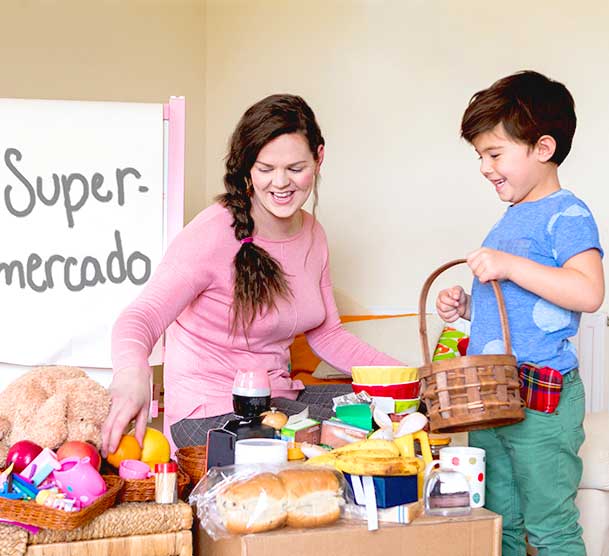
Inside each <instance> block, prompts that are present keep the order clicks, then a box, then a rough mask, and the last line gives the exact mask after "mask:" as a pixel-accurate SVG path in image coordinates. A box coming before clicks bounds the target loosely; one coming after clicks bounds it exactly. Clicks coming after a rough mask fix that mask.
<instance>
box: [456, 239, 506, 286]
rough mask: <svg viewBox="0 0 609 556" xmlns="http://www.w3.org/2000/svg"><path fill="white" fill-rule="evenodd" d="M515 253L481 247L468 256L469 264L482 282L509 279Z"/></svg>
mask: <svg viewBox="0 0 609 556" xmlns="http://www.w3.org/2000/svg"><path fill="white" fill-rule="evenodd" d="M512 259H513V255H510V254H509V253H504V252H503V251H497V250H495V249H489V248H488V247H481V248H480V249H477V250H476V251H474V252H473V253H471V254H470V256H469V257H467V264H468V265H469V267H470V268H471V269H472V272H473V273H474V275H475V276H476V277H477V278H478V280H480V282H482V283H484V282H488V281H489V280H507V279H509V272H510V265H511V262H512V261H511V260H512Z"/></svg>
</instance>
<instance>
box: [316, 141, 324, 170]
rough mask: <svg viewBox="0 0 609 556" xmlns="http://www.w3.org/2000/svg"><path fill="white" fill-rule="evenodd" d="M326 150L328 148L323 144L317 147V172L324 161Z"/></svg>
mask: <svg viewBox="0 0 609 556" xmlns="http://www.w3.org/2000/svg"><path fill="white" fill-rule="evenodd" d="M325 152H326V150H325V147H324V146H323V145H319V147H317V168H316V171H317V172H319V169H320V167H321V163H322V162H323V161H324V154H325Z"/></svg>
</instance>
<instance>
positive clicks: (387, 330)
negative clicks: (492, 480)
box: [292, 314, 609, 556]
mask: <svg viewBox="0 0 609 556" xmlns="http://www.w3.org/2000/svg"><path fill="white" fill-rule="evenodd" d="M341 318H342V320H343V322H344V326H345V328H346V329H347V330H349V331H350V332H352V333H353V334H355V335H356V336H358V337H359V338H361V339H362V340H364V341H366V342H367V343H369V344H370V345H373V346H374V347H376V348H377V349H379V350H381V351H383V352H385V353H388V354H389V355H391V356H393V357H395V358H396V359H398V360H400V361H404V362H405V363H406V364H408V365H411V366H420V365H421V363H422V354H421V346H420V339H419V321H418V316H417V315H415V314H408V315H394V316H391V317H387V316H385V317H379V316H370V315H368V316H365V315H364V316H362V315H360V316H352V315H351V316H344V317H341ZM443 328H444V323H443V322H442V321H441V320H440V319H439V318H438V316H437V315H427V334H428V342H429V348H430V352H431V353H433V351H434V347H435V345H436V344H437V342H438V340H439V338H440V336H441V333H442V331H443ZM292 376H293V377H294V378H298V379H300V380H302V381H303V382H304V383H305V384H323V383H328V382H330V383H332V382H349V381H350V380H349V378H347V377H345V375H344V374H342V373H340V372H338V371H336V369H333V368H332V367H330V366H329V365H328V364H326V363H324V362H323V361H320V360H319V358H317V357H316V356H315V354H313V353H312V352H311V350H310V349H309V348H308V346H307V344H306V340H305V338H304V337H300V338H297V339H296V341H295V343H294V345H293V346H292ZM584 428H585V431H586V440H585V442H584V445H583V446H582V449H581V451H580V455H581V457H582V460H583V464H584V471H583V476H582V481H581V485H580V488H579V490H578V493H577V498H576V504H577V506H578V508H579V510H580V513H581V517H580V523H581V525H582V527H583V529H584V542H585V544H586V549H587V554H588V556H609V413H608V412H599V413H589V414H587V415H586V418H585V421H584ZM452 436H453V441H452V444H453V445H466V444H467V434H466V433H461V434H455V435H452ZM530 554H535V551H534V549H533V550H531V552H530Z"/></svg>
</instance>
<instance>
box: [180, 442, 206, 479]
mask: <svg viewBox="0 0 609 556" xmlns="http://www.w3.org/2000/svg"><path fill="white" fill-rule="evenodd" d="M176 457H177V459H178V465H179V466H180V469H182V470H184V471H185V472H186V473H187V474H188V476H189V477H190V483H191V486H193V487H194V486H195V485H196V484H197V483H198V482H199V480H200V479H201V477H203V476H204V475H205V473H206V471H207V446H184V447H182V448H178V449H177V451H176Z"/></svg>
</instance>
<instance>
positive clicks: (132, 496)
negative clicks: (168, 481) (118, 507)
mask: <svg viewBox="0 0 609 556" xmlns="http://www.w3.org/2000/svg"><path fill="white" fill-rule="evenodd" d="M124 483H125V484H124V485H123V488H121V490H120V492H119V493H118V497H117V501H118V502H119V503H122V502H150V501H152V500H154V499H155V479H154V477H149V478H148V479H125V480H124ZM189 483H190V477H189V476H188V475H187V474H186V473H185V472H184V471H183V470H182V469H178V498H181V497H182V494H183V493H184V489H185V488H186V487H187V486H188V484H189Z"/></svg>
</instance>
